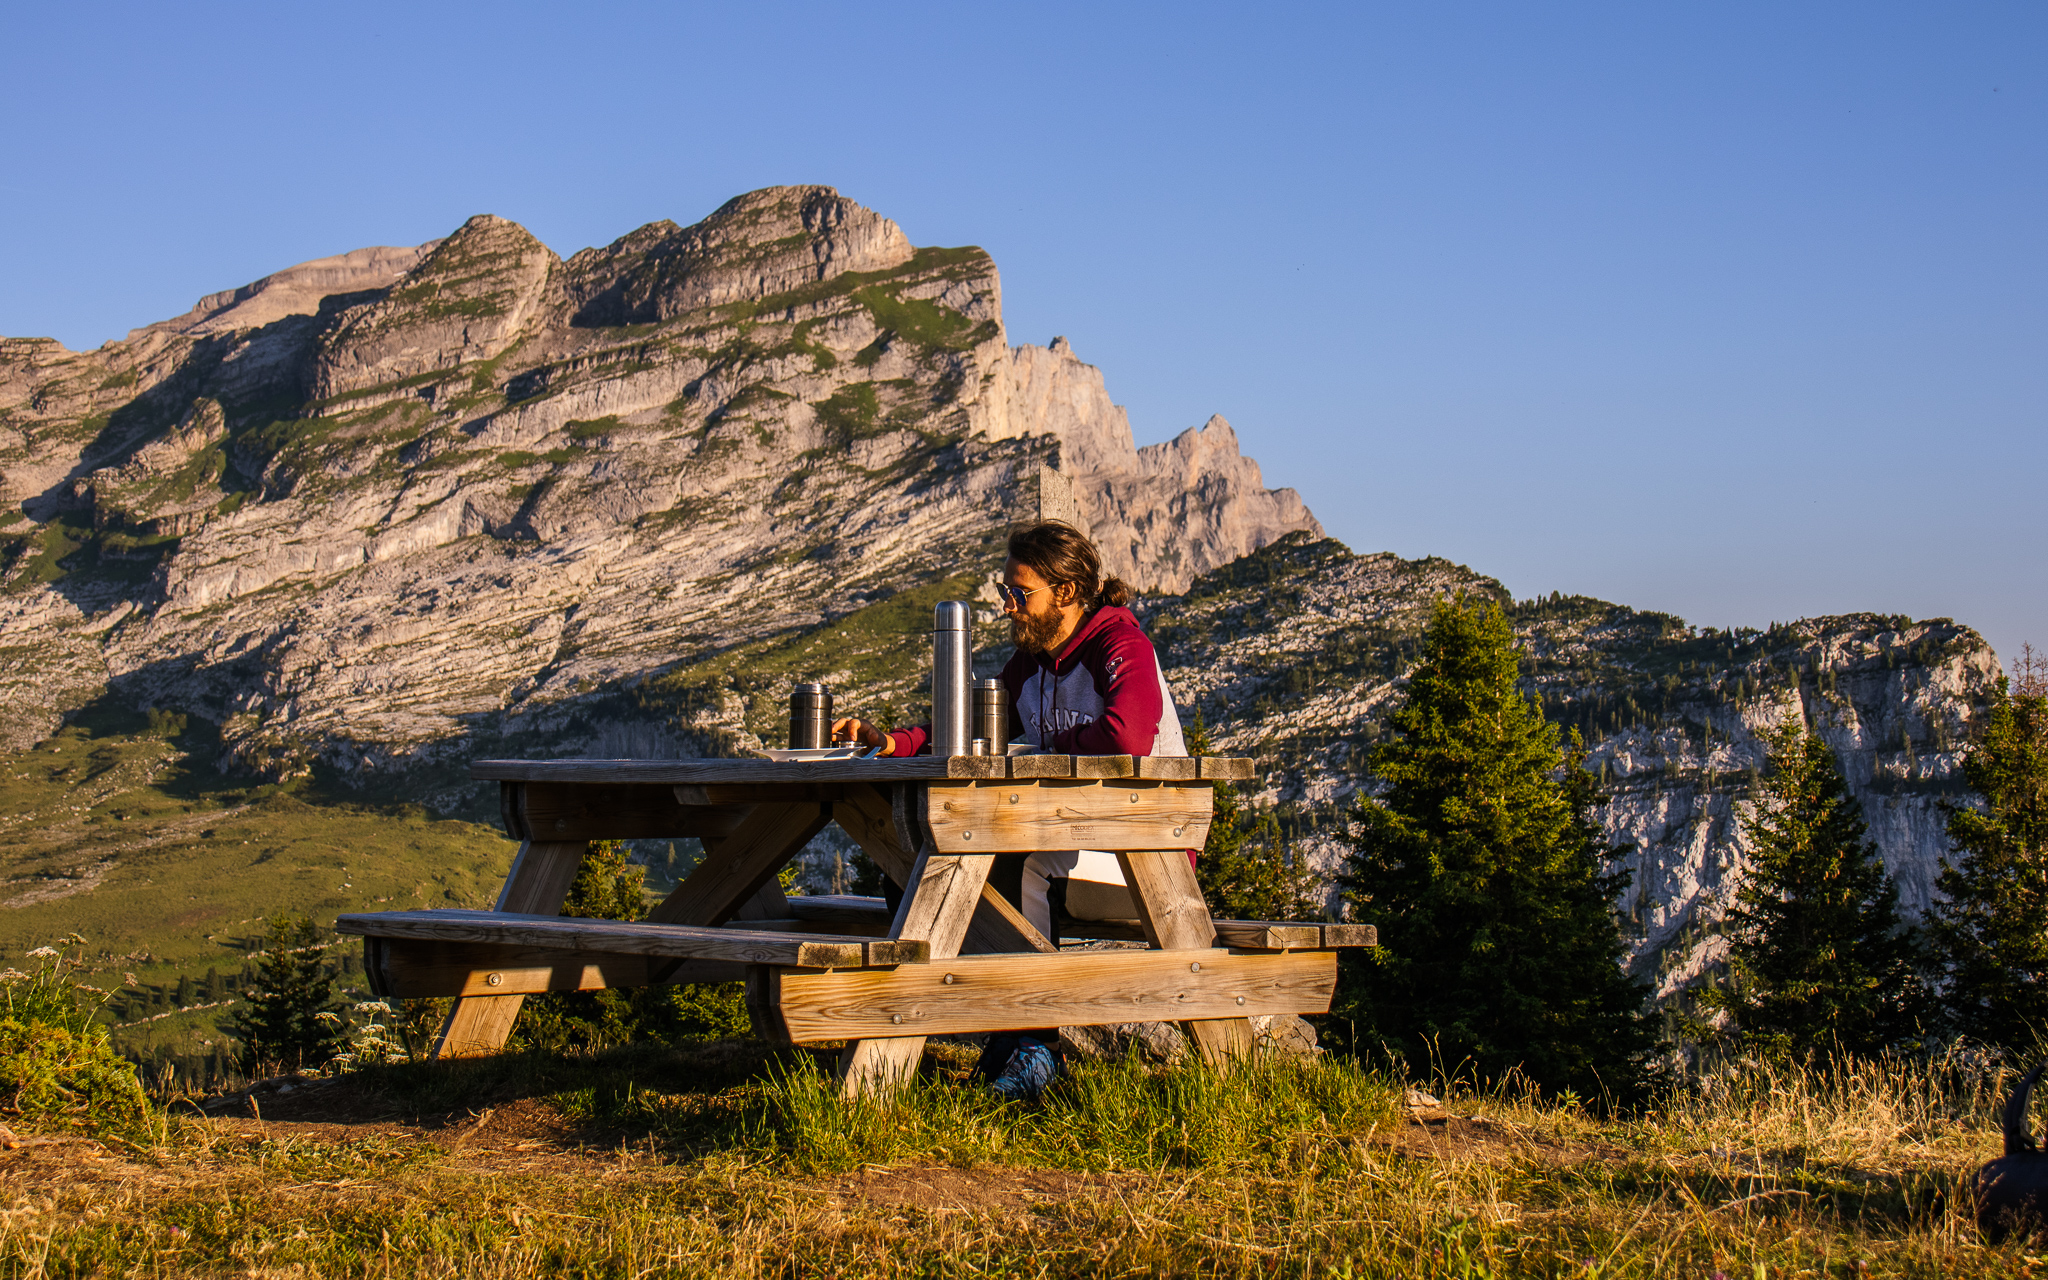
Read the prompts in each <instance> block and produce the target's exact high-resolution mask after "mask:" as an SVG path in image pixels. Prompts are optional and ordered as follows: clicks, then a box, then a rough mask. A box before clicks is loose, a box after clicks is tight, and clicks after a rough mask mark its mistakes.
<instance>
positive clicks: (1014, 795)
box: [1010, 791, 1017, 804]
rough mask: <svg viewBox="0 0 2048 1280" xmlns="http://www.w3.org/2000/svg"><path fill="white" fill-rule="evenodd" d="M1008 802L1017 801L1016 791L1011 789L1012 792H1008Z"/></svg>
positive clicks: (1013, 802)
mask: <svg viewBox="0 0 2048 1280" xmlns="http://www.w3.org/2000/svg"><path fill="white" fill-rule="evenodd" d="M1010 803H1011V804H1015V803H1017V793H1016V792H1014V791H1012V792H1011V793H1010Z"/></svg>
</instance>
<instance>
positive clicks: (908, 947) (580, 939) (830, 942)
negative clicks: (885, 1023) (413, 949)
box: [334, 911, 931, 969]
mask: <svg viewBox="0 0 2048 1280" xmlns="http://www.w3.org/2000/svg"><path fill="white" fill-rule="evenodd" d="M334 927H335V929H336V930H338V931H339V932H342V933H358V934H364V935H366V936H370V937H377V938H413V939H421V940H425V941H433V942H457V943H487V944H497V945H499V946H524V947H544V948H548V949H552V950H567V951H601V952H607V953H614V954H621V955H639V956H680V957H685V958H688V959H693V960H731V961H736V962H738V963H742V964H779V965H797V966H801V967H805V968H817V969H840V968H859V967H861V966H864V965H871V964H875V965H890V964H914V963H918V962H921V961H923V960H924V959H926V958H927V957H928V956H929V955H930V950H931V948H930V945H929V944H928V943H926V942H925V941H924V940H923V939H910V940H899V939H892V938H872V939H871V938H859V937H854V936H851V935H846V934H825V935H806V934H789V933H773V932H769V931H767V930H760V929H730V928H727V929H720V928H705V927H701V926H692V925H675V924H646V923H642V922H638V921H625V920H586V919H583V918H581V917H577V916H540V915H517V914H512V913H509V912H501V911H380V912H363V913H360V914H351V915H345V916H342V917H340V918H339V919H337V920H336V921H335V922H334Z"/></svg>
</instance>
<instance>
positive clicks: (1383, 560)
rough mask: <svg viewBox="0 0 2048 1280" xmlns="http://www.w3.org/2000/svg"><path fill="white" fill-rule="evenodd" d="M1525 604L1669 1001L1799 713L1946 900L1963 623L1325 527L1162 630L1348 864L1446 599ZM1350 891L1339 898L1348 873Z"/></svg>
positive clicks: (1207, 590)
mask: <svg viewBox="0 0 2048 1280" xmlns="http://www.w3.org/2000/svg"><path fill="white" fill-rule="evenodd" d="M1460 593H1462V594H1464V595H1465V596H1466V597H1467V598H1469V599H1491V600H1495V601H1498V602H1499V603H1501V604H1502V605H1503V606H1505V607H1506V608H1507V609H1508V610H1509V614H1510V617H1511V618H1512V619H1513V620H1514V623H1515V626H1516V630H1517V632H1518V634H1519V635H1520V636H1521V638H1522V642H1523V646H1524V660H1523V673H1524V683H1525V687H1526V688H1527V689H1528V690H1529V692H1530V693H1531V694H1532V695H1534V696H1536V697H1538V698H1539V699H1541V702H1542V705H1543V709H1544V713H1545V715H1546V716H1547V717H1548V718H1550V719H1551V720H1553V721H1556V722H1558V723H1559V724H1561V725H1564V726H1568V727H1574V728H1577V729H1578V730H1579V732H1580V733H1581V735H1582V736H1583V738H1584V740H1585V741H1586V742H1587V743H1588V744H1589V745H1590V752H1589V755H1588V760H1587V764H1588V767H1589V768H1592V769H1594V770H1597V771H1598V772H1599V774H1600V775H1601V777H1602V779H1603V780H1604V783H1605V785H1606V787H1607V790H1608V792H1609V794H1610V796H1611V800H1610V802H1609V804H1608V805H1607V807H1606V810H1605V812H1604V813H1603V815H1602V817H1603V821H1604V823H1605V826H1606V828H1607V832H1608V835H1609V838H1610V839H1611V840H1612V841H1613V843H1614V844H1616V845H1618V846H1624V847H1625V848H1626V852H1625V853H1623V854H1622V855H1621V856H1620V858H1619V859H1618V862H1617V865H1618V866H1621V867H1626V868H1627V869H1628V870H1629V871H1630V872H1631V873H1632V882H1631V885H1630V888H1629V891H1628V894H1627V896H1626V897H1625V898H1624V900H1623V901H1622V903H1621V904H1620V905H1621V909H1622V911H1623V913H1624V915H1625V916H1626V918H1627V919H1628V921H1629V931H1630V938H1629V944H1630V951H1629V964H1630V966H1631V968H1633V969H1634V970H1635V971H1637V972H1639V973H1641V974H1643V975H1644V976H1646V977H1650V978H1652V979H1653V980H1654V981H1655V982H1656V983H1657V987H1658V990H1659V992H1660V993H1661V994H1665V995H1668V994H1670V993H1671V992H1673V991H1675V990H1677V989H1678V988H1679V987H1681V986H1683V985H1684V984H1686V983H1689V982H1691V981H1693V980H1694V979H1696V978H1697V977H1698V976H1699V975H1700V974H1701V973H1702V972H1704V971H1705V970H1706V969H1707V968H1708V967H1709V966H1711V965H1713V964H1715V963H1717V962H1719V961H1721V960H1722V959H1723V958H1724V957H1725V955H1726V944H1725V941H1724V940H1723V939H1722V937H1721V936H1720V933H1719V927H1718V926H1719V922H1720V919H1721V917H1722V915H1723V913H1724V912H1725V911H1726V910H1727V908H1728V906H1729V905H1730V903H1731V902H1732V898H1733V894H1734V891H1735V888H1736V886H1737V885H1738V884H1739V883H1740V880H1741V877H1742V875H1743V872H1744V868H1746V866H1747V865H1748V857H1749V846H1748V842H1747V840H1746V838H1745V836H1744V835H1743V832H1742V829H1741V824H1740V822H1739V820H1738V815H1739V811H1740V807H1741V806H1742V804H1743V803H1744V801H1745V800H1746V799H1747V798H1748V796H1749V794H1750V792H1751V788H1752V787H1753V786H1754V784H1755V781H1756V777H1757V774H1758V772H1759V771H1760V769H1761V767H1762V765H1763V762H1764V748H1763V745H1762V742H1761V737H1760V735H1761V734H1762V732H1763V731H1764V730H1767V729H1769V728H1771V727H1773V726H1775V725H1777V724H1779V723H1782V722H1784V721H1787V720H1797V721H1803V722H1804V723H1806V724H1809V725H1811V726H1813V727H1814V728H1815V729H1816V730H1817V731H1818V732H1819V733H1820V734H1821V735H1822V736H1823V737H1824V738H1826V739H1827V741H1828V742H1829V744H1830V745H1831V746H1833V748H1834V750H1835V754H1836V758H1837V759H1838V760H1839V761H1840V763H1841V765H1842V769H1843V773H1844V774H1845V776H1846V777H1847V779H1848V781H1849V785H1850V789H1851V790H1852V791H1853V792H1854V793H1855V794H1856V796H1857V798H1858V799H1859V800H1860V801H1861V803H1862V805H1863V812H1864V816H1865V818H1866V820H1867V821H1868V823H1869V827H1870V834H1871V838H1872V839H1873V840H1874V841H1875V842H1876V843H1877V846H1878V848H1879V849H1880V851H1881V852H1882V853H1883V856H1884V860H1885V864H1886V866H1887V867H1888V869H1889V870H1890V871H1891V873H1892V875H1893V876H1894V877H1895V878H1896V879H1897V881H1898V883H1899V889H1900V905H1901V907H1902V908H1903V909H1904V910H1905V911H1906V912H1907V913H1908V914H1909V915H1917V914H1919V913H1921V912H1924V911H1925V910H1926V909H1927V907H1928V905H1929V904H1930V903H1931V902H1932V901H1933V900H1934V881H1935V877H1936V875H1937V874H1938V873H1939V870H1940V862H1941V858H1942V857H1943V856H1944V855H1945V854H1946V853H1947V852H1948V847H1949V846H1948V841H1947V837H1946V834H1945V826H1946V814H1945V813H1944V811H1943V810H1942V807H1941V806H1942V804H1943V803H1944V802H1961V801H1962V800H1963V799H1964V796H1965V791H1964V788H1963V786H1962V780H1961V776H1960V768H1959V766H1960V762H1961V758H1962V749H1963V746H1964V744H1965V743H1966V742H1967V741H1968V738H1969V730H1970V725H1971V722H1972V720H1973V718H1974V717H1975V716H1976V715H1977V714H1978V713H1979V712H1980V711H1981V710H1982V709H1983V707H1984V706H1985V704H1986V701H1987V699H1988V698H1989V697H1990V696H1991V693H1992V690H1993V689H1994V688H1995V686H1996V684H1997V681H1998V679H1999V666H1998V660H1997V658H1996V656H1995V655H1994V654H1993V653H1992V651H1991V649H1990V647H1989V646H1988V645H1986V644H1985V643H1984V641H1983V639H1982V638H1981V637H1980V636H1978V635H1977V634H1976V633H1975V632H1974V631H1972V630H1970V629H1969V628H1968V627H1963V626H1958V625H1957V624H1955V623H1954V622H1951V621H1950V620H1948V619H1946V618H1937V619H1932V620H1928V621H1919V622H1916V621H1913V620H1910V619H1907V618H1903V617H1883V616H1879V615H1873V614H1851V615H1847V616H1841V617H1829V618H1809V619H1804V620H1802V621H1799V622H1794V623H1788V624H1784V625H1781V626H1777V627H1774V628H1771V629H1770V630H1767V631H1750V630H1737V631H1734V632H1723V631H1715V630H1713V629H1711V628H1709V629H1705V630H1702V629H1699V628H1695V627H1689V626H1687V625H1686V624H1685V623H1684V622H1683V621H1682V620H1681V619H1678V618H1675V617H1672V616H1670V615H1668V614H1659V613H1642V612H1638V611H1636V610H1633V609H1629V608H1626V607H1624V606H1621V605H1613V604H1608V603H1606V602H1605V601H1599V600H1591V599H1586V598H1584V597H1573V598H1569V599H1557V598H1552V599H1550V600H1531V601H1522V602H1519V603H1518V602H1516V601H1514V600H1513V599H1511V598H1510V597H1509V595H1508V593H1507V591H1506V590H1505V589H1504V588H1503V587H1502V586H1501V585H1500V583H1498V582H1497V581H1495V580H1493V579H1491V578H1487V577H1484V576H1481V575H1479V574H1476V573H1473V572H1472V571H1471V570H1469V569H1466V568H1464V567H1463V566H1461V565H1455V564H1452V563H1450V562H1448V561H1444V560H1435V559H1431V560H1403V559H1401V558H1400V557H1398V556H1393V555H1388V554H1380V555H1369V556H1358V555H1353V554H1351V553H1350V552H1349V551H1347V550H1346V549H1345V548H1344V547H1342V546H1341V545H1340V544H1338V543H1335V542H1330V541H1320V542H1319V541H1315V540H1314V539H1312V538H1309V537H1307V536H1305V535H1295V536H1291V537H1288V538H1286V539H1283V540H1282V541H1280V542H1278V543H1276V544H1275V545H1273V546H1271V547H1269V548H1267V549H1265V550H1263V551H1261V552H1259V553H1257V554H1255V555H1252V556H1249V557H1246V558H1245V559H1243V560H1241V561H1239V562H1237V563H1235V564H1232V565H1229V566H1227V567H1226V568H1224V569H1222V570H1219V571H1217V572H1215V573H1212V574H1209V575H1207V576H1205V577H1203V578H1202V579H1200V580H1199V581H1197V582H1196V583H1195V585H1194V587H1193V588H1192V589H1191V590H1190V591H1189V592H1188V594H1187V595H1185V596H1182V597H1179V598H1172V599H1161V600H1154V601H1150V602H1148V603H1147V604H1146V605H1145V606H1144V611H1145V612H1146V613H1148V614H1149V615H1150V617H1149V622H1148V626H1149V629H1150V631H1151V633H1152V635H1153V638H1154V640H1155V641H1156V642H1157V643H1158V645H1159V647H1160V650H1161V653H1162V655H1163V665H1164V666H1165V667H1166V671H1167V679H1168V681H1169V682H1170V683H1171V684H1172V686H1173V688H1174V690H1175V693H1176V695H1177V698H1178V699H1179V701H1180V702H1181V703H1182V704H1183V711H1182V714H1183V716H1186V715H1187V714H1188V713H1189V712H1190V711H1193V710H1199V711H1200V712H1201V713H1202V715H1203V716H1204V718H1205V719H1206V721H1207V722H1208V724H1209V725H1210V727H1211V732H1212V734H1213V735H1214V736H1215V738H1216V740H1217V741H1218V743H1219V744H1220V745H1221V746H1223V747H1226V748H1228V749H1229V750H1231V751H1233V752H1237V753H1242V754H1255V755H1259V756H1262V757H1264V758H1265V759H1267V760H1268V761H1269V765H1270V772H1269V773H1268V774H1267V775H1266V779H1265V782H1264V784H1263V785H1262V786H1261V787H1260V789H1259V794H1258V802H1259V803H1260V804H1262V805H1265V806H1270V807H1272V808H1275V809H1276V810H1277V811H1278V814H1279V818H1280V826H1281V828H1282V830H1283V831H1284V832H1285V833H1286V837H1287V839H1288V840H1289V842H1290V843H1291V844H1292V846H1293V847H1294V849H1295V850H1296V851H1298V852H1299V853H1301V854H1303V855H1305V856H1306V857H1307V858H1308V859H1309V861H1310V862H1311V864H1312V865H1314V866H1315V867H1316V869H1317V870H1318V871H1319V872H1320V873H1321V874H1322V875H1323V877H1324V878H1325V882H1326V883H1331V882H1332V881H1333V880H1334V877H1335V874H1336V873H1337V871H1338V870H1339V866H1340V864H1341V862H1342V860H1343V859H1344V857H1345V856H1346V855H1347V854H1348V852H1349V844H1348V843H1347V839H1346V835H1347V828H1348V816H1347V815H1348V813H1349V811H1350V810H1351V809H1352V808H1354V807H1355V806H1356V805H1357V803H1358V802H1359V800H1360V799H1361V798H1362V797H1365V796H1370V795H1372V794H1373V793H1374V791H1375V790H1376V788H1377V784H1376V782H1375V781H1374V779H1373V777H1372V775H1371V771H1370V768H1369V767H1368V757H1369V753H1370V748H1371V747H1372V745H1373V744H1374V743H1375V742H1377V741H1379V739H1380V738H1381V736H1382V735H1383V734H1384V732H1385V726H1386V719H1387V715H1388V713H1389V712H1390V711H1391V710H1392V708H1393V706H1394V705H1395V704H1396V703H1397V702H1398V700H1399V698H1400V695H1401V688H1402V683H1403V680H1404V678H1405V676H1406V674H1407V672H1408V671H1410V670H1412V668H1413V666H1414V663H1415V660H1416V657H1417V640H1418V638H1419V636H1420V634H1421V630H1422V627H1423V625H1424V624H1425V623H1426V622H1427V620H1428V617H1429V611H1430V608H1431V606H1432V604H1433V603H1434V602H1435V601H1436V600H1439V599H1442V598H1443V597H1445V596H1447V595H1457V594H1460ZM1330 892H1331V898H1330V903H1331V906H1332V907H1333V908H1334V907H1335V906H1336V905H1337V900H1336V897H1335V890H1334V885H1332V887H1331V890H1330Z"/></svg>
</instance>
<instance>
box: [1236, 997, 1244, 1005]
mask: <svg viewBox="0 0 2048 1280" xmlns="http://www.w3.org/2000/svg"><path fill="white" fill-rule="evenodd" d="M1237 1002H1238V1003H1239V1004H1243V1003H1244V997H1243V996H1239V997H1238V998H1237Z"/></svg>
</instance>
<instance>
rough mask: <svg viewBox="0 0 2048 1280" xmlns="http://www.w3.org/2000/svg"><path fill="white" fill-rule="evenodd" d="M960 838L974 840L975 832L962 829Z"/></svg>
mask: <svg viewBox="0 0 2048 1280" xmlns="http://www.w3.org/2000/svg"><path fill="white" fill-rule="evenodd" d="M960 838H961V839H962V840H972V839H974V833H973V832H972V831H962V832H961V833H960Z"/></svg>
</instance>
